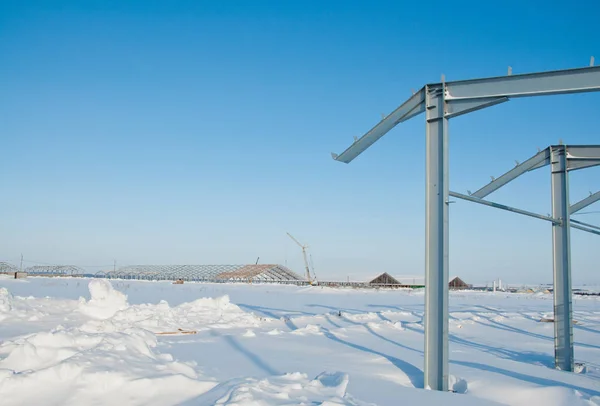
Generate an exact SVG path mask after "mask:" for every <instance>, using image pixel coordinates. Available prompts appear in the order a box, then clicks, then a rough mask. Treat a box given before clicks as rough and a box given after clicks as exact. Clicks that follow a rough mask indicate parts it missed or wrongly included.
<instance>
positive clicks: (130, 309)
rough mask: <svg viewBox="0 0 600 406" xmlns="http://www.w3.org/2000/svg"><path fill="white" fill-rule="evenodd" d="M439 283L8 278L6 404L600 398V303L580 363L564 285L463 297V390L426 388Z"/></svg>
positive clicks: (584, 313) (459, 321)
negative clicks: (559, 356) (429, 314)
mask: <svg viewBox="0 0 600 406" xmlns="http://www.w3.org/2000/svg"><path fill="white" fill-rule="evenodd" d="M423 299H424V297H423V291H422V290H384V289H380V290H369V289H341V288H340V289H334V288H322V287H296V286H284V285H247V284H192V283H189V284H187V283H186V284H183V285H175V284H172V283H169V282H143V281H108V280H102V279H92V280H89V279H76V278H29V279H26V280H11V279H6V278H4V279H0V399H2V405H23V404H44V405H82V404H95V405H113V404H119V405H230V406H231V405H240V406H250V405H309V404H320V405H373V404H376V405H398V404H414V405H417V404H418V405H438V404H445V405H498V404H503V405H517V406H518V405H547V406H562V405H564V406H577V405H588V406H590V405H600V340H599V338H600V299H599V298H598V297H592V296H590V297H575V298H574V309H575V311H574V318H575V319H576V320H577V324H576V325H575V327H574V338H575V356H576V359H577V361H578V362H581V363H582V364H583V368H582V370H581V372H580V373H568V372H562V371H557V370H555V369H554V368H553V362H554V359H553V325H552V323H542V322H540V319H541V318H543V317H546V316H550V315H551V314H552V296H551V295H550V294H544V293H523V294H507V293H501V292H496V293H491V292H452V293H451V295H450V304H451V308H450V311H451V312H450V327H449V328H450V331H449V334H450V374H451V375H450V377H449V382H450V388H451V390H452V392H448V393H441V392H436V391H430V390H424V389H423V333H424V331H423V323H422V321H423Z"/></svg>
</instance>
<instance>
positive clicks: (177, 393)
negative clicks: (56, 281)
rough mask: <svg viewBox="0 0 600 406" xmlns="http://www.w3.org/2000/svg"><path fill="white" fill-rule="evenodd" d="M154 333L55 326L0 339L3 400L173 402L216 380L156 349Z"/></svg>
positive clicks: (18, 402) (15, 402) (13, 402)
mask: <svg viewBox="0 0 600 406" xmlns="http://www.w3.org/2000/svg"><path fill="white" fill-rule="evenodd" d="M156 345H157V342H156V337H155V336H154V334H152V333H150V332H147V331H144V330H141V329H130V330H129V331H127V332H126V333H103V334H98V333H90V332H88V331H84V330H82V329H79V328H71V329H60V328H59V329H56V330H53V331H50V332H42V333H37V334H32V335H29V336H25V337H21V338H18V339H16V340H12V341H7V342H4V343H2V344H1V345H0V357H2V358H3V359H2V360H1V361H0V398H2V404H3V405H7V406H8V405H22V404H49V403H47V401H48V399H53V403H51V404H61V405H82V404H97V405H98V404H106V405H110V404H120V403H121V404H122V403H123V402H125V403H126V404H131V405H133V404H135V405H146V404H175V403H178V402H179V401H182V400H185V399H187V398H190V397H193V396H198V395H200V394H202V393H204V392H206V391H208V390H210V389H212V388H213V387H214V386H215V385H216V383H215V382H214V381H212V380H207V379H199V377H198V376H197V374H196V372H195V371H194V369H193V368H191V367H190V366H189V365H186V364H183V363H179V362H174V361H173V359H172V357H171V356H170V355H169V354H160V353H158V352H156V351H155V349H154V348H155V347H156Z"/></svg>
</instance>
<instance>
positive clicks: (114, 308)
mask: <svg viewBox="0 0 600 406" xmlns="http://www.w3.org/2000/svg"><path fill="white" fill-rule="evenodd" d="M88 288H89V291H90V295H91V299H90V300H88V301H86V300H85V299H84V298H80V299H79V311H80V312H81V313H83V314H86V315H87V316H89V317H91V318H92V319H94V320H91V321H89V322H88V323H86V324H85V325H84V328H85V329H87V330H89V331H94V332H118V331H124V330H125V329H127V328H130V327H138V328H142V329H145V330H149V331H152V332H154V333H165V332H176V331H179V330H186V331H192V330H193V331H201V330H208V329H214V328H234V327H240V328H248V327H257V326H259V325H261V324H263V323H265V322H268V321H269V320H267V321H265V320H263V319H261V318H259V317H257V316H255V315H254V314H252V313H246V312H244V311H243V310H242V309H240V308H239V307H238V306H236V305H235V304H233V303H231V302H230V300H229V296H227V295H225V296H221V297H218V298H214V299H213V298H201V299H197V300H194V301H192V302H186V303H182V304H180V305H179V306H176V307H170V306H169V303H167V302H166V301H164V300H161V301H160V302H159V303H158V304H141V305H129V304H128V303H127V296H126V295H125V294H123V293H121V292H119V291H118V290H115V289H114V288H113V287H112V285H111V284H110V282H108V281H106V280H100V279H99V280H93V281H91V282H90V284H89V286H88Z"/></svg>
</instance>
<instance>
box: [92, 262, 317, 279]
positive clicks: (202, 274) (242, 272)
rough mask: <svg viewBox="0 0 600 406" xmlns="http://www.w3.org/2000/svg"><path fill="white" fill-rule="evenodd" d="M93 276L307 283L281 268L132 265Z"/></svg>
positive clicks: (256, 265)
mask: <svg viewBox="0 0 600 406" xmlns="http://www.w3.org/2000/svg"><path fill="white" fill-rule="evenodd" d="M95 276H96V277H101V278H102V277H103V278H110V279H140V280H171V281H177V280H181V281H189V282H253V283H260V282H269V283H302V282H308V281H306V280H305V279H303V278H302V277H300V276H299V275H298V274H296V273H294V272H292V271H291V270H290V269H288V268H286V267H285V266H283V265H276V264H252V265H132V266H126V267H123V268H119V269H117V270H114V271H109V272H98V273H96V274H95Z"/></svg>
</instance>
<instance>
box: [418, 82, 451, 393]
mask: <svg viewBox="0 0 600 406" xmlns="http://www.w3.org/2000/svg"><path fill="white" fill-rule="evenodd" d="M425 91H426V99H425V102H426V114H427V134H426V136H427V137H426V142H427V174H426V188H427V189H426V230H425V238H426V247H425V320H424V322H425V371H424V372H425V388H430V389H433V390H441V391H446V390H448V193H449V188H448V186H449V185H448V120H447V119H446V118H445V117H444V110H445V100H444V92H445V85H444V84H442V86H441V87H440V86H434V87H430V86H427V87H426V89H425Z"/></svg>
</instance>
